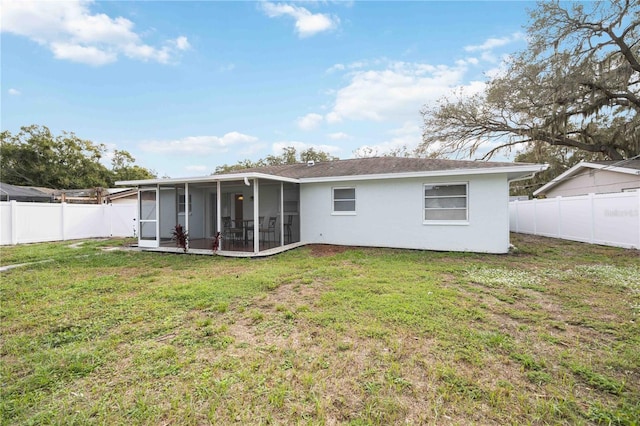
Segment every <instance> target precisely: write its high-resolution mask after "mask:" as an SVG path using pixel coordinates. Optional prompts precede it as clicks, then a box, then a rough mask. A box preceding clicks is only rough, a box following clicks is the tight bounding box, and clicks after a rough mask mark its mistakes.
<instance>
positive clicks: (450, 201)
mask: <svg viewBox="0 0 640 426" xmlns="http://www.w3.org/2000/svg"><path fill="white" fill-rule="evenodd" d="M465 207H467V198H466V197H452V198H427V199H425V208H427V209H430V208H440V209H446V208H465Z"/></svg>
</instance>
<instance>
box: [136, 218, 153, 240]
mask: <svg viewBox="0 0 640 426" xmlns="http://www.w3.org/2000/svg"><path fill="white" fill-rule="evenodd" d="M140 239H141V240H155V239H156V223H155V222H140Z"/></svg>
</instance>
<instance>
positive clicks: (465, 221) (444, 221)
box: [422, 182, 469, 225]
mask: <svg viewBox="0 0 640 426" xmlns="http://www.w3.org/2000/svg"><path fill="white" fill-rule="evenodd" d="M460 185H464V187H465V195H464V197H465V207H464V210H465V212H466V219H442V220H439V219H425V213H426V211H427V199H429V198H461V197H462V196H461V195H450V196H440V197H433V196H432V197H427V196H426V195H425V190H426V189H427V187H428V186H460ZM432 210H437V209H432ZM441 210H463V209H462V208H455V207H454V208H451V207H449V208H444V207H443V208H441ZM422 223H423V224H424V225H468V224H469V182H428V183H424V184H423V185H422Z"/></svg>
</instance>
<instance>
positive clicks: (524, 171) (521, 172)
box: [300, 164, 549, 183]
mask: <svg viewBox="0 0 640 426" xmlns="http://www.w3.org/2000/svg"><path fill="white" fill-rule="evenodd" d="M548 167H549V166H548V165H547V164H527V165H521V166H507V167H492V168H476V169H450V170H430V171H420V172H401V173H379V174H370V175H351V176H324V177H312V178H300V183H320V182H338V181H362V180H380V179H408V178H423V177H442V176H471V175H485V174H506V175H507V178H508V180H512V179H517V178H520V177H522V176H526V175H530V174H532V173H537V172H540V171H543V170H546V169H547V168H548Z"/></svg>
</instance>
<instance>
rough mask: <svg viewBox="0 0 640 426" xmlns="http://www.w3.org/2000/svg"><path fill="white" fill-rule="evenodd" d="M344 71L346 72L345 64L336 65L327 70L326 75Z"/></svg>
mask: <svg viewBox="0 0 640 426" xmlns="http://www.w3.org/2000/svg"><path fill="white" fill-rule="evenodd" d="M344 70H345V66H344V64H335V65H332V66H331V67H329V68H328V69H327V71H326V73H327V74H331V73H333V72H336V71H344Z"/></svg>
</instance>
